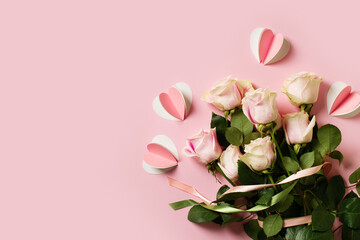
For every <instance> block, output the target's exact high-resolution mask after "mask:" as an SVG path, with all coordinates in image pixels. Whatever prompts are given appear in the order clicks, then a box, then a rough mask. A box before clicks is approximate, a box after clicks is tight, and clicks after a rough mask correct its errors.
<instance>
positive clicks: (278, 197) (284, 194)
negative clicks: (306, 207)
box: [271, 181, 297, 206]
mask: <svg viewBox="0 0 360 240" xmlns="http://www.w3.org/2000/svg"><path fill="white" fill-rule="evenodd" d="M296 184H297V181H294V182H293V183H292V184H291V185H290V186H289V187H287V188H285V189H284V190H282V191H281V192H279V193H278V194H276V195H275V196H273V197H272V199H271V206H274V205H275V204H277V203H278V202H280V201H281V200H282V199H284V198H286V197H287V196H288V194H289V192H290V191H291V190H292V189H293V188H294V187H295V185H296Z"/></svg>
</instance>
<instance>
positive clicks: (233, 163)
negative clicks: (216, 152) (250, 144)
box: [218, 145, 241, 182]
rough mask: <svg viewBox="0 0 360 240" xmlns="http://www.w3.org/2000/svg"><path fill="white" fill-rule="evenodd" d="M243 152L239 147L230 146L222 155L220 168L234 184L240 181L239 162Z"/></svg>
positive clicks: (219, 163)
mask: <svg viewBox="0 0 360 240" xmlns="http://www.w3.org/2000/svg"><path fill="white" fill-rule="evenodd" d="M239 156H241V152H240V149H239V147H238V146H234V145H229V146H228V147H227V148H226V150H225V151H224V152H223V153H222V154H221V156H220V161H219V162H218V165H219V167H220V168H221V170H222V171H223V172H224V174H225V175H226V176H227V177H228V178H229V179H230V180H231V181H233V182H235V181H236V180H237V179H238V161H239Z"/></svg>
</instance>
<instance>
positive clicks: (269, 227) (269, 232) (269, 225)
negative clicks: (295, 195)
mask: <svg viewBox="0 0 360 240" xmlns="http://www.w3.org/2000/svg"><path fill="white" fill-rule="evenodd" d="M282 227H283V220H282V218H281V217H280V215H277V214H273V215H269V216H267V217H266V218H265V220H264V225H263V228H264V232H265V234H266V236H267V237H272V236H275V235H276V234H278V233H279V232H280V231H281V229H282Z"/></svg>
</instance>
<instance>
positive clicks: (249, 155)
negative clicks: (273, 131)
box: [240, 136, 276, 171]
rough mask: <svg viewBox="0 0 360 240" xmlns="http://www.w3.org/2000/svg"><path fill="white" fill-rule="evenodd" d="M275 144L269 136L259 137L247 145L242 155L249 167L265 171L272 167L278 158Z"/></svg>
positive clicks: (242, 159)
mask: <svg viewBox="0 0 360 240" xmlns="http://www.w3.org/2000/svg"><path fill="white" fill-rule="evenodd" d="M275 153H276V151H275V145H274V143H273V142H272V141H271V138H270V137H269V136H266V137H264V138H258V139H255V140H253V141H251V142H250V143H249V144H246V145H245V154H244V155H243V156H240V160H241V161H243V162H244V163H245V164H246V165H247V166H248V167H249V168H251V169H252V170H254V171H263V170H265V169H268V168H270V167H271V165H272V164H273V162H274V161H275V160H276V157H275Z"/></svg>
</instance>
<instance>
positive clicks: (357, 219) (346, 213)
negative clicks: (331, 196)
mask: <svg viewBox="0 0 360 240" xmlns="http://www.w3.org/2000/svg"><path fill="white" fill-rule="evenodd" d="M339 212H340V213H341V214H340V217H339V220H340V221H341V222H342V223H344V225H346V226H348V227H350V228H355V229H360V198H347V199H344V200H343V201H342V202H341V204H340V206H339Z"/></svg>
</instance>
